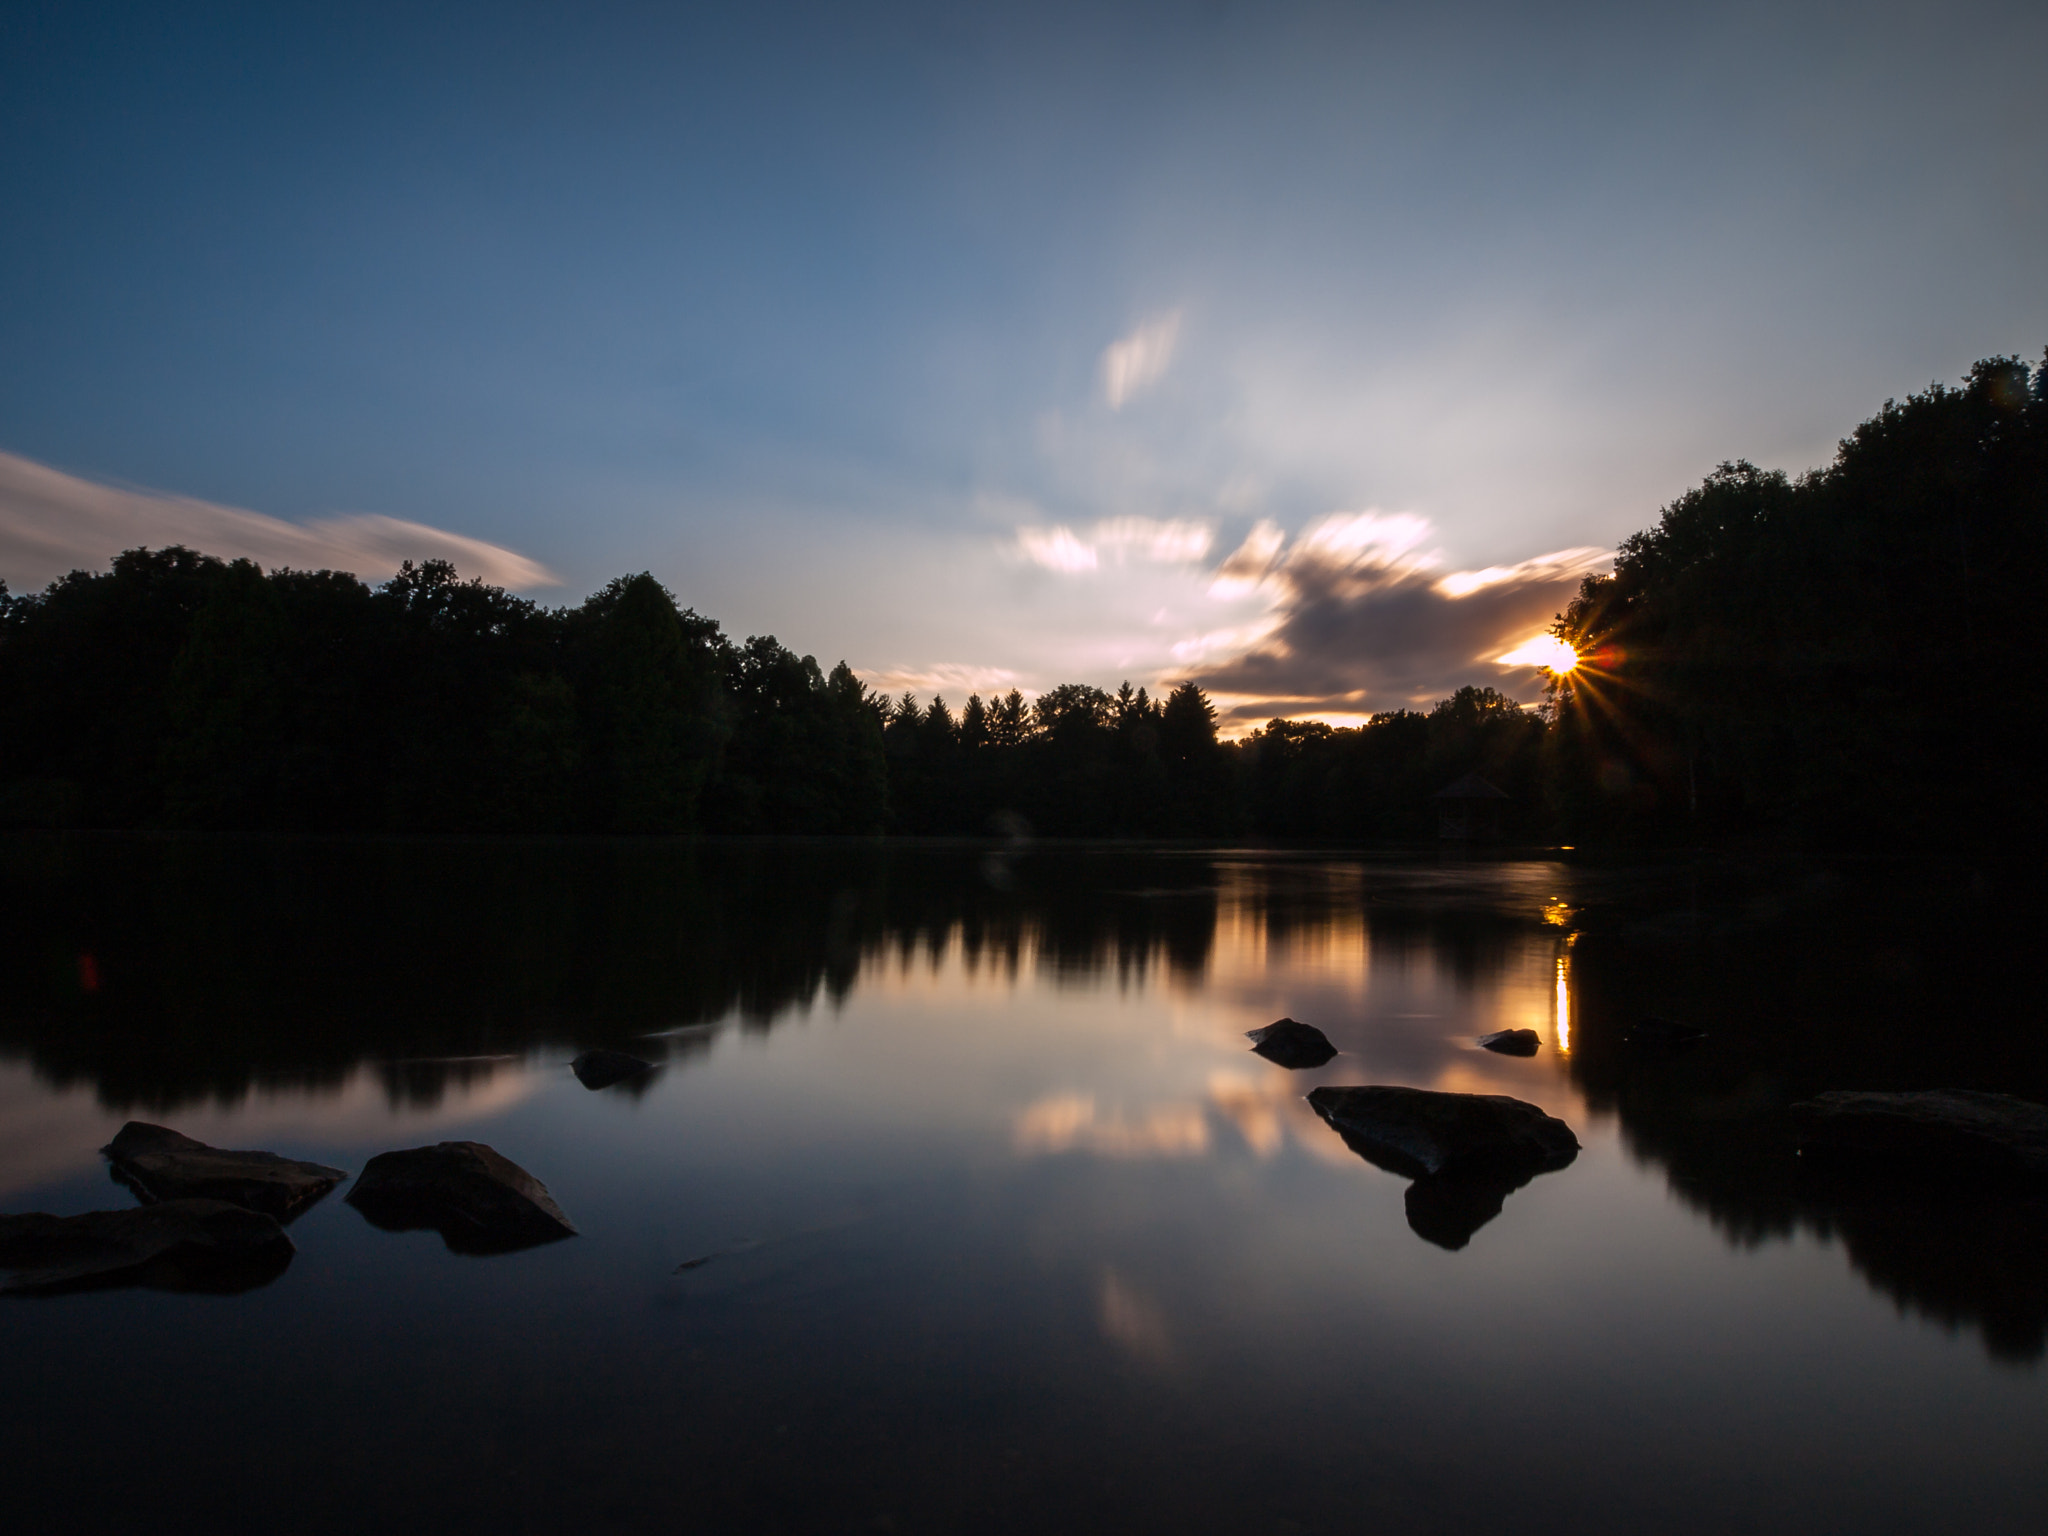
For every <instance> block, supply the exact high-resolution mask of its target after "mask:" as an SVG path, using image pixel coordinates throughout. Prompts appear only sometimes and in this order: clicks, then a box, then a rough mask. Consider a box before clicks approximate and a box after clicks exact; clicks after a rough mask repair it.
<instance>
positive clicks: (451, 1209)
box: [348, 1141, 576, 1253]
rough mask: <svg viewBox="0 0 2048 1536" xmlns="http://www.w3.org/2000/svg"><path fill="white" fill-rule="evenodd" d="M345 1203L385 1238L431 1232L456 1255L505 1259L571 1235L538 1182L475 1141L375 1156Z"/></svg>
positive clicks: (569, 1226)
mask: <svg viewBox="0 0 2048 1536" xmlns="http://www.w3.org/2000/svg"><path fill="white" fill-rule="evenodd" d="M348 1203H349V1204H350V1205H352V1206H354V1207H355V1208H356V1209H357V1210H359V1211H361V1212H362V1213H363V1215H364V1217H365V1218H366V1219H367V1220H368V1221H369V1222H370V1224H371V1225H373V1226H377V1227H382V1228H383V1229H384V1230H385V1231H387V1232H409V1231H413V1230H415V1229H418V1228H431V1229H432V1230H433V1231H436V1232H439V1233H440V1234H441V1240H442V1241H443V1242H445V1243H446V1244H447V1245H448V1247H449V1249H450V1250H451V1251H453V1252H455V1253H510V1252H512V1251H514V1250H515V1249H519V1248H531V1247H533V1246H535V1245H536V1244H538V1243H551V1242H554V1241H556V1240H557V1239H558V1238H564V1237H573V1236H575V1234H576V1227H575V1225H574V1223H572V1222H571V1221H570V1220H569V1218H568V1217H567V1216H565V1215H563V1214H562V1208H561V1207H560V1206H558V1205H556V1204H555V1201H554V1197H553V1196H552V1195H550V1194H549V1193H548V1192H547V1187H546V1186H545V1185H544V1184H542V1183H541V1181H540V1180H539V1179H536V1178H535V1177H534V1176H533V1175H532V1174H530V1173H528V1172H527V1171H526V1170H525V1169H524V1168H521V1167H520V1166H519V1165H518V1164H517V1163H515V1162H513V1161H512V1160H511V1159H510V1158H508V1157H504V1156H502V1155H501V1154H499V1153H498V1152H496V1151H494V1150H493V1149H491V1148H490V1147H487V1146H485V1145H484V1144H483V1143H482V1142H480V1141H444V1142H440V1143H438V1144H436V1145H434V1146H431V1147H414V1148H412V1149H410V1150H409V1151H404V1152H380V1153H379V1154H378V1155H377V1156H375V1157H373V1158H371V1159H370V1161H369V1163H368V1164H367V1165H366V1166H365V1167H364V1169H363V1171H362V1173H361V1174H360V1175H358V1176H357V1178H356V1182H355V1188H353V1189H351V1190H350V1191H349V1193H348Z"/></svg>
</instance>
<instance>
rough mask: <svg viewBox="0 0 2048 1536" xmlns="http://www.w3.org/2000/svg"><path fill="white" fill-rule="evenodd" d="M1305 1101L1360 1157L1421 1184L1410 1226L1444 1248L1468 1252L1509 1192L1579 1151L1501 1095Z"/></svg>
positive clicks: (1333, 1094) (1551, 1125)
mask: <svg viewBox="0 0 2048 1536" xmlns="http://www.w3.org/2000/svg"><path fill="white" fill-rule="evenodd" d="M1308 1101H1309V1104H1310V1106H1311V1107H1313V1108H1314V1110H1315V1112H1316V1113H1317V1114H1319V1115H1321V1116H1322V1117H1323V1119H1324V1120H1325V1121H1327V1122H1328V1123H1329V1125H1330V1127H1331V1128H1332V1129H1333V1130H1335V1131H1336V1132H1337V1134H1338V1135H1340V1136H1342V1137H1343V1138H1344V1144H1345V1145H1346V1146H1348V1147H1349V1148H1351V1150H1352V1151H1354V1152H1356V1153H1357V1154H1358V1155H1359V1156H1360V1157H1362V1158H1364V1159H1365V1160H1366V1161H1367V1162H1369V1163H1371V1164H1372V1165H1373V1166H1374V1167H1376V1168H1384V1169H1386V1170H1387V1171H1388V1172H1389V1173H1396V1174H1399V1175H1401V1176H1402V1177H1403V1178H1407V1179H1413V1180H1414V1181H1415V1182H1414V1183H1413V1184H1411V1185H1410V1186H1409V1188H1408V1194H1407V1201H1406V1204H1407V1211H1408V1225H1409V1227H1410V1228H1411V1229H1413V1231H1414V1232H1415V1235H1416V1236H1417V1237H1420V1238H1423V1239H1425V1240H1427V1241H1429V1242H1432V1243H1435V1244H1436V1245H1437V1246H1438V1247H1440V1248H1451V1249H1457V1248H1462V1247H1464V1246H1465V1245H1466V1244H1467V1243H1468V1242H1470V1241H1471V1240H1472V1234H1473V1233H1475V1232H1477V1231H1478V1230H1479V1229H1480V1228H1481V1227H1483V1226H1485V1225H1486V1223H1487V1222H1489V1221H1491V1220H1493V1218H1494V1217H1496V1216H1498V1215H1499V1214H1500V1212H1501V1207H1502V1205H1503V1204H1504V1203H1505V1202H1506V1200H1507V1197H1508V1196H1509V1195H1511V1194H1513V1193H1514V1192H1515V1191H1516V1190H1518V1189H1520V1188H1521V1187H1522V1186H1523V1185H1524V1184H1527V1183H1528V1182H1529V1181H1530V1180H1531V1179H1532V1178H1534V1177H1535V1176H1536V1175H1537V1174H1539V1173H1549V1172H1551V1171H1553V1170H1554V1169H1558V1168H1563V1167H1565V1166H1566V1165H1567V1164H1569V1163H1570V1162H1571V1161H1572V1159H1573V1158H1575V1157H1577V1156H1578V1154H1579V1140H1578V1138H1577V1137H1576V1136H1574V1135H1573V1134H1572V1129H1571V1127H1570V1126H1568V1125H1566V1124H1565V1123H1564V1122H1563V1121H1562V1120H1558V1119H1554V1118H1552V1117H1551V1116H1549V1115H1546V1114H1545V1113H1544V1112H1543V1111H1542V1110H1540V1109H1538V1108H1537V1107H1536V1106H1535V1105H1534V1104H1525V1103H1523V1102H1522V1101H1521V1100H1520V1099H1511V1098H1508V1097H1507V1096H1506V1095H1504V1094H1492V1093H1435V1092H1432V1091H1430V1090H1428V1089H1423V1088H1389V1087H1372V1088H1318V1089H1316V1090H1315V1092H1313V1093H1311V1094H1310V1095H1309V1096H1308Z"/></svg>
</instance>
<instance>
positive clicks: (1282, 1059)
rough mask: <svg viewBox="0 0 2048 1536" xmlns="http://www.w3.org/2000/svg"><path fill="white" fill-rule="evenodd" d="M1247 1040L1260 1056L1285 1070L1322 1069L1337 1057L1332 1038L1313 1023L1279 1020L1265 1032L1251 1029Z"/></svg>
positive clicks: (1247, 1034)
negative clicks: (1287, 1068) (1322, 1066)
mask: <svg viewBox="0 0 2048 1536" xmlns="http://www.w3.org/2000/svg"><path fill="white" fill-rule="evenodd" d="M1244 1037H1245V1039H1247V1040H1249V1041H1251V1043H1252V1049H1253V1050H1254V1051H1256V1052H1257V1053H1258V1054H1259V1055H1261V1056H1263V1057H1265V1058H1266V1060H1268V1061H1270V1062H1273V1063H1274V1064H1275V1065H1278V1066H1282V1067H1289V1068H1301V1067H1320V1066H1321V1065H1322V1064H1323V1063H1324V1062H1326V1061H1328V1060H1329V1059H1330V1058H1331V1057H1333V1056H1335V1055H1336V1054H1337V1047H1335V1046H1334V1045H1332V1044H1330V1039H1329V1036H1327V1035H1325V1034H1324V1033H1323V1032H1322V1031H1321V1030H1320V1029H1317V1028H1316V1027H1315V1025H1313V1024H1298V1023H1296V1022H1295V1021H1294V1020H1293V1019H1277V1020H1275V1021H1274V1022H1273V1023H1271V1024H1268V1025H1267V1026H1266V1027H1265V1028H1264V1029H1248V1030H1246V1031H1245V1036H1244Z"/></svg>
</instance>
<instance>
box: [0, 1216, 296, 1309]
mask: <svg viewBox="0 0 2048 1536" xmlns="http://www.w3.org/2000/svg"><path fill="white" fill-rule="evenodd" d="M292 1253H293V1248H292V1240H291V1239H290V1238H289V1237H287V1236H285V1232H284V1228H282V1227H280V1226H279V1225H278V1224H277V1222H276V1220H275V1219H274V1218H272V1217H270V1216H266V1215H264V1214H263V1213H262V1212H260V1211H251V1210H245V1209H244V1208H243V1207H241V1206H239V1205H230V1204H229V1203H227V1202H226V1201H224V1200H165V1201H162V1202H160V1203H158V1204H156V1205H145V1206H138V1207H136V1208H135V1209H133V1210H126V1211H88V1212H87V1213H86V1214H84V1215H83V1216H46V1215H44V1214H42V1213H41V1212H36V1213H33V1214H30V1215H25V1216H0V1270H7V1271H10V1273H9V1275H8V1277H7V1279H6V1281H5V1282H4V1283H0V1290H4V1291H12V1292H39V1293H49V1292H54V1291H67V1290H80V1289H86V1288H90V1287H97V1286H116V1285H146V1286H151V1287H154V1288H156V1289H159V1290H179V1291H215V1292H230V1291H245V1290H250V1289H253V1288H254V1287H256V1286H259V1285H267V1284H269V1283H270V1282H271V1281H272V1280H275V1279H276V1278H277V1277H278V1276H279V1275H281V1274H283V1273H284V1271H285V1269H286V1267H287V1266H288V1265H289V1264H290V1263H291V1261H292Z"/></svg>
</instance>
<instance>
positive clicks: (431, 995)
mask: <svg viewBox="0 0 2048 1536" xmlns="http://www.w3.org/2000/svg"><path fill="white" fill-rule="evenodd" d="M11 852H12V855H13V856H12V857H9V858H8V859H6V860H5V861H0V895H4V901H5V906H6V910H7V911H8V912H9V913H10V914H11V918H10V921H9V922H7V923H6V924H5V925H0V963H4V965H5V966H6V970H7V974H9V975H10V976H14V977H19V978H22V980H21V982H20V983H19V984H18V985H16V986H15V987H13V988H11V989H10V990H9V991H8V992H7V994H6V995H5V997H4V998H0V1048H10V1049H13V1050H17V1051H20V1052H23V1053H24V1054H26V1055H27V1056H28V1057H29V1058H30V1059H31V1061H32V1062H33V1064H34V1065H35V1067H36V1069H37V1070H38V1072H39V1073H40V1074H41V1075H43V1076H44V1077H45V1078H46V1079H48V1080H50V1081H53V1082H56V1083H59V1084H66V1083H71V1082H89V1083H91V1084H92V1085H93V1087H94V1088H95V1089H96V1090H97V1091H98V1092H99V1093H100V1094H101V1096H102V1097H103V1098H105V1099H106V1100H107V1101H108V1102H109V1103H111V1104H115V1105H118V1106H122V1107H131V1106H147V1107H150V1108H154V1109H166V1108H169V1107H173V1106H175V1105H177V1104H180V1103H184V1102H189V1101H191V1100H193V1099H195V1098H201V1097H207V1096H214V1097H219V1098H223V1099H236V1098H239V1097H241V1096H242V1095H243V1094H245V1093H247V1092H249V1091H250V1090H251V1089H252V1088H257V1087H268V1088H285V1087H292V1088H299V1089H309V1090H313V1091H328V1092H333V1091H338V1090H339V1088H340V1087H341V1086H342V1084H343V1083H344V1082H345V1081H346V1080H347V1079H348V1078H349V1076H350V1075H351V1073H352V1072H353V1071H354V1070H355V1068H356V1066H357V1065H358V1064H359V1063H362V1062H365V1061H370V1062H375V1063H377V1068H376V1070H377V1074H378V1077H379V1080H380V1081H381V1082H382V1084H383V1086H384V1089H385V1091H386V1093H387V1094H388V1096H389V1097H390V1098H391V1099H392V1101H393V1102H395V1103H396V1102H406V1103H431V1102H433V1101H434V1100H436V1099H437V1098H438V1097H439V1095H440V1094H441V1093H443V1092H445V1091H446V1090H447V1089H448V1088H449V1087H451V1086H457V1085H460V1084H464V1083H475V1082H477V1081H480V1080H481V1079H483V1078H487V1077H488V1076H489V1075H490V1073H491V1072H492V1071H494V1070H496V1067H497V1063H496V1062H494V1061H493V1060H492V1059H491V1058H493V1057H499V1058H502V1057H508V1056H517V1055H519V1054H521V1053H523V1052H525V1051H527V1050H528V1049H530V1048H533V1047H536V1046H542V1045H563V1046H574V1045H584V1044H607V1043H612V1044H616V1043H621V1042H624V1041H627V1040H632V1039H636V1038H639V1037H645V1036H657V1037H658V1038H655V1039H653V1040H652V1041H648V1040H645V1039H642V1040H641V1043H640V1044H639V1045H638V1046H636V1047H635V1048H636V1049H637V1050H639V1051H640V1052H641V1054H657V1055H660V1054H666V1055H667V1056H668V1057H670V1058H671V1059H675V1058H680V1057H682V1056H684V1055H685V1054H687V1053H689V1052H691V1051H693V1050H696V1049H701V1047H702V1046H703V1044H704V1043H705V1041H706V1039H707V1036H706V1035H705V1034H704V1033H703V1032H702V1031H691V1030H690V1029H689V1026H695V1025H712V1024H716V1023H718V1022H720V1021H723V1020H726V1019H728V1018H734V1017H736V1018H738V1019H739V1020H740V1021H741V1022H742V1023H743V1024H745V1025H747V1026H749V1027H754V1028H764V1029H765V1028H768V1027H770V1026H771V1025H772V1024H773V1023H774V1022H775V1021H776V1020H778V1019H780V1018H783V1017H786V1016H787V1015H788V1014H790V1013H791V1012H792V1011H798V1010H802V1009H806V1008H808V1007H810V1006H811V1005H813V1004H814V1003H815V1002H817V1001H818V1000H819V999H820V998H824V999H826V1000H828V1001H830V1002H833V1003H835V1004H836V1003H838V1002H840V1001H843V1000H844V999H845V997H846V996H847V994H848V993H849V992H850V990H851V989H852V987H853V986H854V983H855V980H856V978H857V976H858V975H859V972H860V969H861V967H862V965H863V963H864V962H865V961H867V960H868V959H870V958H872V957H876V956H878V955H881V954H883V953H888V952H895V953H899V954H901V955H902V956H903V958H904V960H905V961H910V960H911V959H913V957H915V958H916V960H917V963H920V964H927V963H936V962H937V961H938V959H939V958H940V957H942V956H943V955H944V954H945V953H946V951H947V949H948V948H949V946H950V945H951V944H953V943H954V942H955V941H956V940H957V942H958V943H959V944H960V946H961V949H962V952H963V956H964V958H965V959H966V960H967V962H968V963H969V964H970V965H974V966H977V967H979V966H983V965H988V966H992V967H1003V968H1007V969H1008V970H1010V971H1012V972H1014V971H1015V970H1017V969H1018V968H1019V967H1020V966H1021V965H1023V964H1025V963H1030V964H1032V965H1035V966H1036V967H1038V968H1039V969H1041V970H1043V971H1044V972H1046V973H1049V974H1050V975H1052V976H1053V977H1055V978H1056V979H1075V980H1085V979H1088V978H1093V977H1097V976H1100V975H1103V974H1110V973H1114V974H1119V975H1123V976H1126V977H1130V976H1138V977H1142V976H1143V975H1144V974H1146V972H1147V971H1148V969H1149V968H1151V967H1152V966H1154V965H1161V964H1163V965H1165V966H1166V967H1167V968H1168V969H1169V970H1171V971H1174V972H1177V973H1180V974H1184V975H1198V974H1199V973H1200V972H1201V971H1202V970H1203V968H1204V967H1205V966H1206V964H1207V958H1208V952H1209V946H1210V944H1211V942H1212V940H1213V935H1214V931H1215V925H1216V918H1215V911H1216V903H1215V891H1214V888H1213V884H1212V883H1211V880H1212V876H1211V872H1210V870H1209V868H1208V866H1207V865H1206V863H1203V862H1201V861H1192V860H1169V861H1166V867H1165V868H1164V870H1163V871H1162V869H1161V868H1160V867H1157V866H1158V864H1159V861H1157V860H1151V861H1148V860H1146V859H1145V858H1144V857H1143V856H1140V855H1132V854H1095V853H1077V854H1073V855H1064V854H1062V855H1056V856H1051V857H1030V856H1025V857H1021V858H1013V859H1012V860H1011V861H1010V862H1011V863H1012V864H1014V865H1015V866H1016V868H1015V870H1014V871H1013V872H1012V873H1011V875H1010V876H1008V877H1007V878H1006V879H1004V880H992V879H991V878H990V877H989V872H988V870H987V868H986V867H985V862H986V861H985V858H984V855H983V853H982V852H981V851H980V850H975V849H965V848H963V849H953V850H949V849H922V850H919V849H903V848H893V849H892V848H889V847H886V846H883V845H875V844H830V843H826V844H805V843H793V842H785V843H774V842H759V843H733V844H717V843H712V844H690V843H682V842H654V841H644V840H635V841H627V840H618V841H609V840H584V841H577V840H560V841H550V840H532V841H518V842H499V841H492V840H476V841H457V840H446V841H405V840H392V841H370V842H361V841H353V842H329V841H322V840H289V839H286V840H268V839H263V840H204V839H182V838H180V839H147V838H125V837H123V838H88V839H66V838H38V837H24V838H17V839H14V840H12V849H11ZM1141 888H1143V894H1133V893H1134V892H1138V891H1140V890H1141ZM88 975H89V980H90V985H88V982H87V978H88ZM677 1031H681V1032H680V1033H677ZM663 1032H668V1033H663Z"/></svg>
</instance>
